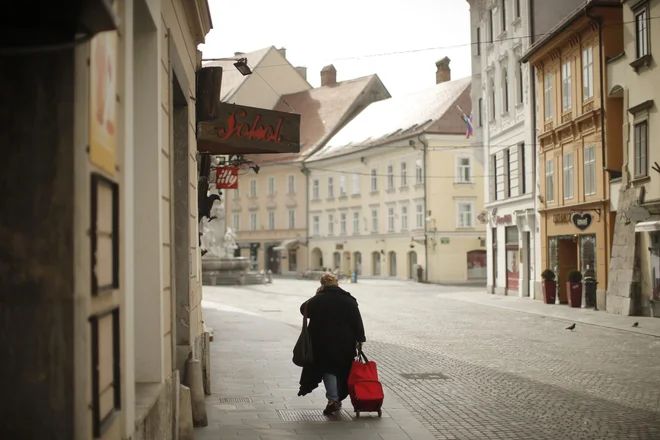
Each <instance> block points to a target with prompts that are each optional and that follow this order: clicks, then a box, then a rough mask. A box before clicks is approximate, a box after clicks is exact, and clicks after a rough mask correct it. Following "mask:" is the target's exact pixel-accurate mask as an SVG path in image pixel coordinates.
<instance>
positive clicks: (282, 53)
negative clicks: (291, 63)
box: [277, 47, 286, 58]
mask: <svg viewBox="0 0 660 440" xmlns="http://www.w3.org/2000/svg"><path fill="white" fill-rule="evenodd" d="M277 51H278V52H279V53H280V55H282V56H283V57H284V58H286V47H280V48H279V49H277Z"/></svg>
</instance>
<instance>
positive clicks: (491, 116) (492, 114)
mask: <svg viewBox="0 0 660 440" xmlns="http://www.w3.org/2000/svg"><path fill="white" fill-rule="evenodd" d="M488 93H489V95H488V110H489V113H490V114H489V115H488V116H489V117H488V120H489V121H490V122H493V121H494V120H495V80H494V79H492V78H491V80H490V85H489V90H488Z"/></svg>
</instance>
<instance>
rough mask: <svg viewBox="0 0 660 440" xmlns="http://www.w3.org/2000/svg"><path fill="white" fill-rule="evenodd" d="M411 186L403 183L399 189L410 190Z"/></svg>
mask: <svg viewBox="0 0 660 440" xmlns="http://www.w3.org/2000/svg"><path fill="white" fill-rule="evenodd" d="M409 189H410V187H409V186H408V185H403V186H400V187H399V191H408V190H409Z"/></svg>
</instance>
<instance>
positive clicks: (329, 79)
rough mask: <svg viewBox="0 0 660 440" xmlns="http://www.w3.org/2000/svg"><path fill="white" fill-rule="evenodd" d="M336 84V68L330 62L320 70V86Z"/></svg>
mask: <svg viewBox="0 0 660 440" xmlns="http://www.w3.org/2000/svg"><path fill="white" fill-rule="evenodd" d="M334 84H337V69H335V66H333V65H332V64H330V65H329V66H325V67H324V68H323V69H322V70H321V87H323V86H331V85H334Z"/></svg>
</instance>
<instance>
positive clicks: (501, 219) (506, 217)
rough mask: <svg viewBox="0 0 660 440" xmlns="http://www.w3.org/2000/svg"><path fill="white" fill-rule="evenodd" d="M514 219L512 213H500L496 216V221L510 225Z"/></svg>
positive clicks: (499, 223)
mask: <svg viewBox="0 0 660 440" xmlns="http://www.w3.org/2000/svg"><path fill="white" fill-rule="evenodd" d="M512 221H513V217H511V214H507V215H498V216H497V217H495V223H497V224H498V225H510V224H511V222H512Z"/></svg>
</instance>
